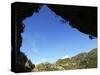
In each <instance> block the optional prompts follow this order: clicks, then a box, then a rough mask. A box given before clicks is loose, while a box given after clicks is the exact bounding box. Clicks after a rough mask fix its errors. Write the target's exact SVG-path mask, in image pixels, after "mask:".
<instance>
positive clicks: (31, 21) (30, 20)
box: [21, 5, 93, 63]
mask: <svg viewBox="0 0 100 75" xmlns="http://www.w3.org/2000/svg"><path fill="white" fill-rule="evenodd" d="M44 11H45V12H44ZM41 13H42V14H41ZM48 17H49V19H48ZM50 17H51V18H50ZM39 20H40V21H39ZM25 21H26V22H25ZM52 22H54V23H55V24H53V23H52ZM56 22H57V23H56ZM60 22H61V24H62V25H59V24H58V23H60ZM23 23H24V24H25V28H24V33H26V35H24V33H22V37H23V42H24V43H23V42H22V47H21V51H22V52H24V53H25V54H26V55H27V56H28V58H29V59H30V60H31V61H33V60H34V59H35V58H36V60H35V61H33V63H35V62H37V61H38V60H39V61H43V62H44V61H48V60H49V61H50V59H48V60H47V59H46V57H48V56H44V58H43V59H42V58H40V57H39V59H38V57H37V55H38V52H39V51H38V48H37V46H36V42H38V43H37V45H38V46H40V45H41V46H42V47H44V45H51V42H50V41H48V40H51V39H50V38H49V37H51V36H52V37H51V38H52V40H53V41H52V40H51V41H52V43H53V42H57V41H58V40H62V39H64V40H67V39H65V38H72V37H74V36H78V38H84V37H80V36H85V37H86V38H88V35H86V34H84V33H82V32H80V31H78V30H77V29H75V28H72V27H71V26H70V25H69V24H70V22H69V21H67V20H64V19H63V18H61V17H60V16H59V15H56V14H55V13H54V12H53V11H52V10H50V9H49V8H48V6H46V5H42V6H41V7H40V8H39V10H38V11H37V12H33V15H32V16H30V17H27V18H26V19H24V20H23ZM50 24H51V25H50ZM32 25H33V26H32ZM41 25H42V26H41ZM57 26H58V27H57ZM57 28H58V29H57ZM61 28H62V29H61ZM70 29H71V30H70ZM27 30H28V32H27ZM60 30H61V32H60ZM63 30H64V31H63ZM74 31H75V32H77V33H74ZM35 32H36V33H35ZM42 32H43V33H42ZM45 32H46V33H45ZM63 32H64V33H63ZM60 33H61V34H60ZM49 34H53V35H49ZM57 34H59V35H57ZM62 34H63V35H62ZM67 34H68V35H67ZM71 34H72V35H74V36H70V35H71ZM75 34H76V35H75ZM47 35H48V36H47ZM54 35H56V36H54ZM65 35H66V36H65ZM28 36H29V37H28ZM60 36H62V37H60ZM68 36H69V37H68ZM58 37H60V38H61V39H60V38H59V39H58V40H56V39H57V38H58ZM64 37H65V38H64ZM37 38H38V39H37ZM76 38H77V37H75V39H76ZM86 38H85V39H86ZM91 38H93V37H92V36H91ZM88 39H89V38H88ZM25 40H26V42H25ZM38 40H39V41H38ZM41 40H42V41H41ZM55 40H56V41H55ZM64 40H62V41H64ZM68 40H72V39H68ZM76 40H78V39H76ZM81 40H82V39H81ZM32 41H33V42H32ZM47 41H48V42H49V43H50V44H48V42H47ZM43 42H45V43H43ZM66 42H67V41H66ZM75 42H76V41H75ZM78 42H79V40H78ZM25 43H26V45H25ZM39 43H41V44H39ZM58 43H62V42H61V41H60V42H58ZM64 43H65V42H64ZM27 44H28V45H30V46H29V47H27ZM43 44H44V45H43ZM66 44H68V43H66ZM71 44H72V43H71ZM71 44H70V45H71ZM81 44H82V43H81ZM23 45H24V46H23ZM56 45H57V44H56ZM72 45H75V44H72ZM64 46H65V45H64ZM64 46H63V47H62V49H64ZM24 47H25V48H24ZM42 47H41V48H42ZM48 47H49V46H48ZM41 48H40V49H41ZM51 48H52V46H51ZM73 48H74V47H73ZM49 49H50V47H49ZM49 49H48V48H47V51H48V50H49ZM32 50H33V51H32ZM55 52H56V50H55ZM31 53H32V54H33V56H34V55H36V57H35V56H34V58H32V57H33V56H31V55H32V54H31ZM35 53H36V54H35ZM45 53H46V51H45ZM60 53H61V52H60ZM63 54H64V53H63ZM76 54H77V53H76ZM43 55H44V54H43ZM64 55H65V54H64ZM64 55H63V56H64ZM65 56H68V55H65ZM41 57H42V55H41ZM60 57H61V56H60ZM60 57H56V60H57V58H60ZM37 59H38V60H37ZM53 60H54V59H53ZM53 62H54V61H53ZM38 63H40V62H38Z"/></svg>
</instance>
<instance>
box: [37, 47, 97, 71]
mask: <svg viewBox="0 0 100 75" xmlns="http://www.w3.org/2000/svg"><path fill="white" fill-rule="evenodd" d="M96 67H97V48H95V49H93V50H91V51H90V52H88V53H86V52H84V53H80V54H78V55H76V56H73V57H70V58H65V59H59V60H57V61H56V62H55V63H53V64H51V63H49V62H44V63H40V64H37V65H36V67H35V69H36V71H58V70H70V69H85V68H96Z"/></svg>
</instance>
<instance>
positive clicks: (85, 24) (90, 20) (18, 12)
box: [11, 2, 97, 72]
mask: <svg viewBox="0 0 100 75" xmlns="http://www.w3.org/2000/svg"><path fill="white" fill-rule="evenodd" d="M42 5H43V4H37V3H23V2H15V3H12V11H11V12H12V16H11V18H12V19H11V20H12V22H11V24H12V28H11V40H12V41H11V46H12V47H11V48H12V51H11V67H12V71H14V72H29V71H31V69H27V68H26V67H25V66H24V65H23V64H25V62H26V61H27V60H28V58H27V56H26V55H25V54H24V53H22V52H21V51H20V47H21V46H22V36H21V33H23V31H24V27H25V25H24V24H23V23H22V22H23V20H24V19H25V18H26V17H30V16H32V14H33V13H34V12H37V13H38V11H39V9H40V8H41V6H42ZM47 6H48V8H50V9H51V10H52V11H53V12H54V13H55V14H57V15H59V16H61V17H62V18H64V19H65V20H69V21H70V25H71V26H72V27H73V28H76V29H78V30H79V31H80V32H83V33H85V34H88V35H92V36H95V37H97V8H96V7H79V6H69V5H68V6H61V5H52V4H47ZM23 59H24V60H23ZM19 68H20V69H19Z"/></svg>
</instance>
